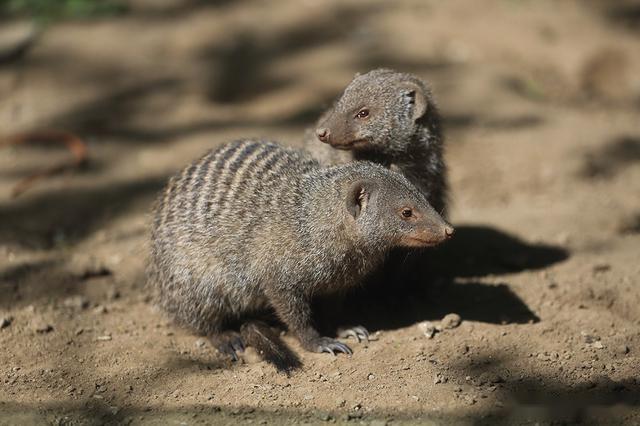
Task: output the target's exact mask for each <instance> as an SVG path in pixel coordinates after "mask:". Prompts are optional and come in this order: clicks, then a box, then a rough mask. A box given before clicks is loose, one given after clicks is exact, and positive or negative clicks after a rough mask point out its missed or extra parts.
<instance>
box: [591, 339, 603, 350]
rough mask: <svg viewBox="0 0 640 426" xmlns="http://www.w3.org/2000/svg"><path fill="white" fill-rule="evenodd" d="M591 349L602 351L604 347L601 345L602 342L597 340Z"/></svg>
mask: <svg viewBox="0 0 640 426" xmlns="http://www.w3.org/2000/svg"><path fill="white" fill-rule="evenodd" d="M593 347H594V348H596V349H602V348H604V345H603V344H602V342H601V341H600V340H598V341H597V342H594V343H593Z"/></svg>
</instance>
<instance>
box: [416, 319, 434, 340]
mask: <svg viewBox="0 0 640 426" xmlns="http://www.w3.org/2000/svg"><path fill="white" fill-rule="evenodd" d="M418 328H419V329H420V331H422V333H423V334H424V335H425V336H426V338H427V339H432V338H433V336H435V334H436V326H435V325H434V324H433V323H431V322H429V321H423V322H421V323H420V324H418Z"/></svg>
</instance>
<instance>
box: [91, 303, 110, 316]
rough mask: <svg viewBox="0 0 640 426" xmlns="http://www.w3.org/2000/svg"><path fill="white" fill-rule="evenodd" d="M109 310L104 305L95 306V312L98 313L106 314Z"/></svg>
mask: <svg viewBox="0 0 640 426" xmlns="http://www.w3.org/2000/svg"><path fill="white" fill-rule="evenodd" d="M107 312H108V310H107V307H106V306H104V305H98V306H96V307H95V308H93V313H94V314H96V315H100V314H106V313H107Z"/></svg>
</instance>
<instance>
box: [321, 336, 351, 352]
mask: <svg viewBox="0 0 640 426" xmlns="http://www.w3.org/2000/svg"><path fill="white" fill-rule="evenodd" d="M315 349H316V352H320V353H322V352H326V353H329V354H331V355H333V356H336V353H337V352H342V353H343V354H347V355H353V351H352V350H351V348H350V347H349V346H347V345H345V344H344V343H342V342H338V341H337V340H334V339H331V338H329V337H321V338H319V339H318V342H317V344H316V348H315Z"/></svg>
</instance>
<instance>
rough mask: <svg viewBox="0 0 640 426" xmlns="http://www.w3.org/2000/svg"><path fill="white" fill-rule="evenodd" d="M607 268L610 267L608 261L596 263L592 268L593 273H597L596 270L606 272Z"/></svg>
mask: <svg viewBox="0 0 640 426" xmlns="http://www.w3.org/2000/svg"><path fill="white" fill-rule="evenodd" d="M609 269H611V265H609V264H608V263H596V264H595V265H593V268H592V270H593V273H594V274H597V273H598V272H606V271H608V270H609Z"/></svg>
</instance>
